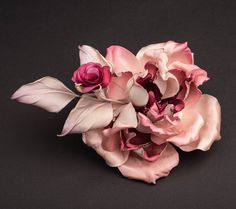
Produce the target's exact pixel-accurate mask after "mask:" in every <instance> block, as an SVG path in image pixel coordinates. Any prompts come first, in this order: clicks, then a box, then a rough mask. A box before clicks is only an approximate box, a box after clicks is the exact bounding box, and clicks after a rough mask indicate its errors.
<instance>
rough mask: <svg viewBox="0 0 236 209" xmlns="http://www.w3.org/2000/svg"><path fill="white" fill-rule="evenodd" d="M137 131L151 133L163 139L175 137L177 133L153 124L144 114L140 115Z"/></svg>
mask: <svg viewBox="0 0 236 209" xmlns="http://www.w3.org/2000/svg"><path fill="white" fill-rule="evenodd" d="M137 130H138V131H140V132H142V133H150V134H154V135H157V136H160V137H161V138H163V139H166V138H168V137H170V136H172V135H175V131H172V130H171V129H168V128H167V127H166V126H159V125H156V124H154V123H152V121H151V120H150V119H149V118H148V117H146V116H145V115H144V114H142V113H138V126H137Z"/></svg>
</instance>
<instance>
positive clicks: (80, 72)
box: [71, 62, 111, 93]
mask: <svg viewBox="0 0 236 209" xmlns="http://www.w3.org/2000/svg"><path fill="white" fill-rule="evenodd" d="M71 80H72V81H73V82H74V83H75V84H77V85H78V86H79V87H80V88H79V90H80V91H81V92H82V93H86V92H90V91H92V90H94V89H98V88H99V87H102V88H104V87H106V86H107V85H108V84H109V82H110V80H111V72H110V67H109V66H101V65H100V64H99V63H93V62H89V63H86V64H83V65H81V66H80V67H79V68H78V69H77V70H76V71H75V72H74V74H73V77H72V79H71Z"/></svg>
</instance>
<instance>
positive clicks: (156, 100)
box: [136, 62, 184, 119]
mask: <svg viewBox="0 0 236 209" xmlns="http://www.w3.org/2000/svg"><path fill="white" fill-rule="evenodd" d="M145 69H147V70H148V73H147V75H146V76H145V77H138V78H137V79H136V82H137V83H138V84H139V85H141V86H142V87H143V88H145V89H146V90H147V92H148V96H149V99H148V103H147V105H146V106H144V107H141V108H140V107H139V108H136V110H137V111H138V112H142V113H144V114H146V113H147V112H148V111H149V110H150V108H153V106H156V108H155V109H156V111H158V114H159V115H163V112H164V110H165V108H166V107H167V105H169V104H171V105H173V108H172V109H171V111H172V112H173V113H176V112H179V111H181V110H182V109H183V108H184V102H183V101H182V100H180V99H177V97H178V93H179V92H180V91H181V90H180V91H179V92H178V93H177V94H176V95H175V96H173V97H169V98H166V99H161V98H162V96H163V95H162V94H161V92H160V89H159V88H158V86H157V85H156V84H155V83H154V82H153V81H154V80H155V79H156V78H157V74H158V68H157V67H156V65H155V63H154V62H147V63H146V65H145ZM159 119H161V117H160V118H159Z"/></svg>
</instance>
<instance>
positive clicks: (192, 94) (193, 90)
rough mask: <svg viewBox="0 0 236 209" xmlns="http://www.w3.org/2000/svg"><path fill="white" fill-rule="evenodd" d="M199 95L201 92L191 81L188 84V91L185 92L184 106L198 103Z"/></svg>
mask: <svg viewBox="0 0 236 209" xmlns="http://www.w3.org/2000/svg"><path fill="white" fill-rule="evenodd" d="M187 85H189V84H187ZM201 96H202V92H201V91H200V90H199V89H198V88H197V87H196V86H195V84H193V83H191V84H190V85H189V90H188V93H187V94H186V97H185V98H184V100H183V101H184V104H185V106H186V107H188V106H194V105H195V104H197V103H198V101H199V99H200V98H201Z"/></svg>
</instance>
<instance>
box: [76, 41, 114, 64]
mask: <svg viewBox="0 0 236 209" xmlns="http://www.w3.org/2000/svg"><path fill="white" fill-rule="evenodd" d="M79 49H80V52H79V56H80V65H82V64H85V63H88V62H94V63H99V64H101V65H102V66H106V65H107V66H110V64H109V63H108V62H107V60H106V59H105V58H104V57H103V56H102V55H101V54H100V53H99V51H98V50H96V49H94V48H93V47H91V46H87V45H82V46H79Z"/></svg>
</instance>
